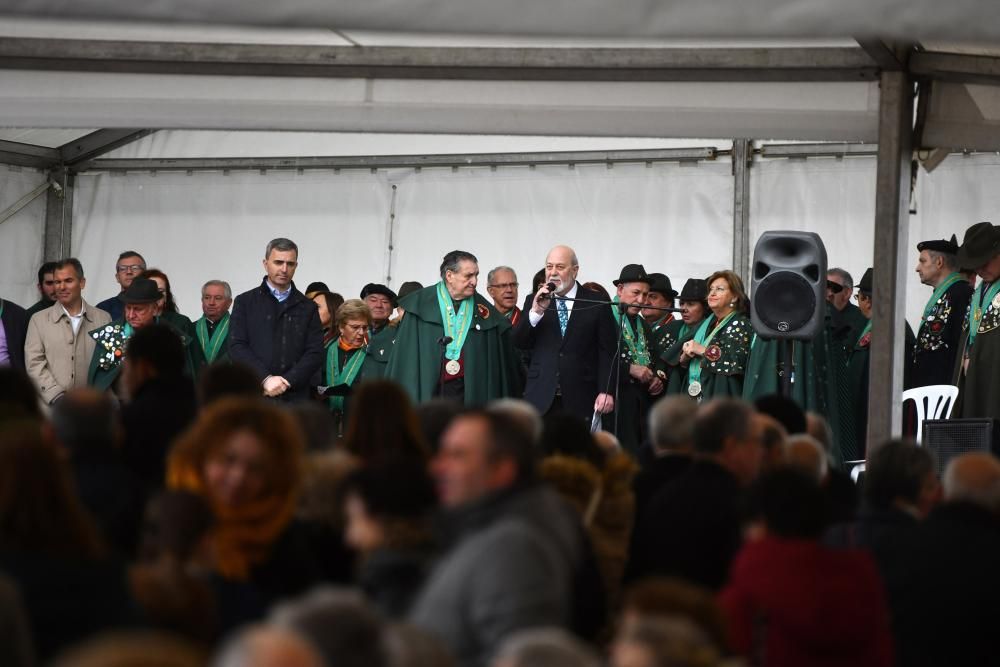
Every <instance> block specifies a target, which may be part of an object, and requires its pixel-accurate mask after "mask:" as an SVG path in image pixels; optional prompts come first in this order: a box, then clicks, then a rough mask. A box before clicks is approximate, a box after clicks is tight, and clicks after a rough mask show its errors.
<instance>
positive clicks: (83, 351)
mask: <svg viewBox="0 0 1000 667" xmlns="http://www.w3.org/2000/svg"><path fill="white" fill-rule="evenodd" d="M110 321H111V316H110V315H108V314H107V313H106V312H104V311H103V310H101V309H100V308H95V307H94V306H91V305H90V304H89V303H87V302H86V301H84V302H83V321H81V322H80V330H79V331H78V332H77V334H76V336H74V335H73V324H72V322H70V319H69V316H67V315H66V311H65V310H63V307H62V306H61V305H60V304H58V303H56V304H55V305H53V306H51V307H49V308H46V309H45V310H42V311H39V312H37V313H35V314H34V315H32V316H31V321H30V322H28V335H27V337H26V338H25V342H24V365H25V366H26V367H27V369H28V375H30V376H31V379H32V380H34V381H35V385H36V386H37V387H38V391H39V392H41V394H42V400H44V401H45V402H46V403H51V402H52V401H53V400H54V399H56V398H58V397H59V395H60V394H62V393H63V392H66V391H69V390H70V389H73V388H74V387H85V386H87V369H88V368H89V367H90V358H91V357H92V356H94V347H95V346H96V345H97V343H96V342H95V341H94V339H93V338H91V337H90V336H88V335H87V332H88V331H92V330H93V329H96V328H97V327H100V326H104V325H105V324H108V323H109V322H110Z"/></svg>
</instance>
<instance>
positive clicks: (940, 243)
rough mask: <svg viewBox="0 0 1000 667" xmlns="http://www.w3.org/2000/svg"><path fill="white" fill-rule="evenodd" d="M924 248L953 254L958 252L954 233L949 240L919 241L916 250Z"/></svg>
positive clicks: (921, 250)
mask: <svg viewBox="0 0 1000 667" xmlns="http://www.w3.org/2000/svg"><path fill="white" fill-rule="evenodd" d="M924 250H933V251H935V252H944V253H948V254H949V255H954V254H957V253H958V239H956V238H955V235H954V234H952V235H951V240H950V241H945V240H944V239H940V240H937V241H921V242H920V243H918V244H917V252H923V251H924Z"/></svg>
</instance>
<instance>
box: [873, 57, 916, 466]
mask: <svg viewBox="0 0 1000 667" xmlns="http://www.w3.org/2000/svg"><path fill="white" fill-rule="evenodd" d="M880 83H881V86H880V88H881V90H880V93H879V128H878V166H877V171H876V190H875V248H874V263H873V266H874V267H876V268H875V272H874V281H873V294H872V303H873V308H872V320H873V323H872V330H873V333H874V335H873V336H872V342H871V351H870V368H869V380H868V386H869V390H868V434H867V441H868V444H869V447H868V450H867V451H868V454H871V453H872V451H873V450H874V449H875V448H876V447H878V446H879V445H881V444H882V443H883V442H885V441H886V440H888V439H889V438H892V437H898V436H899V435H900V434H901V433H902V421H903V419H902V412H903V411H902V400H901V395H902V393H903V366H904V360H905V357H906V355H907V354H908V352H909V351H908V350H906V342H905V341H906V338H905V325H906V290H905V285H906V271H907V269H906V265H907V262H906V257H907V254H908V253H907V250H908V241H907V238H908V227H909V223H910V220H909V200H910V174H911V163H912V159H913V148H912V146H913V96H914V88H913V80H912V79H911V78H910V76H909V74H908V73H906V72H883V73H882V75H881V78H880Z"/></svg>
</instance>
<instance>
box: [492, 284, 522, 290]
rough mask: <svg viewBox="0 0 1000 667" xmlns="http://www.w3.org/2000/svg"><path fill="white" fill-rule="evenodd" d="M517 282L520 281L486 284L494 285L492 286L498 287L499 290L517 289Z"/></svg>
mask: <svg viewBox="0 0 1000 667" xmlns="http://www.w3.org/2000/svg"><path fill="white" fill-rule="evenodd" d="M519 284H520V283H497V284H496V285H488V287H494V288H496V289H500V290H504V289H517V286H518V285H519Z"/></svg>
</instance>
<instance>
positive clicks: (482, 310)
mask: <svg viewBox="0 0 1000 667" xmlns="http://www.w3.org/2000/svg"><path fill="white" fill-rule="evenodd" d="M476 311H477V312H478V313H479V317H481V318H483V319H484V320H488V319H490V309H489V308H487V307H486V306H485V305H483V304H481V303H480V304H477V305H476Z"/></svg>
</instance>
